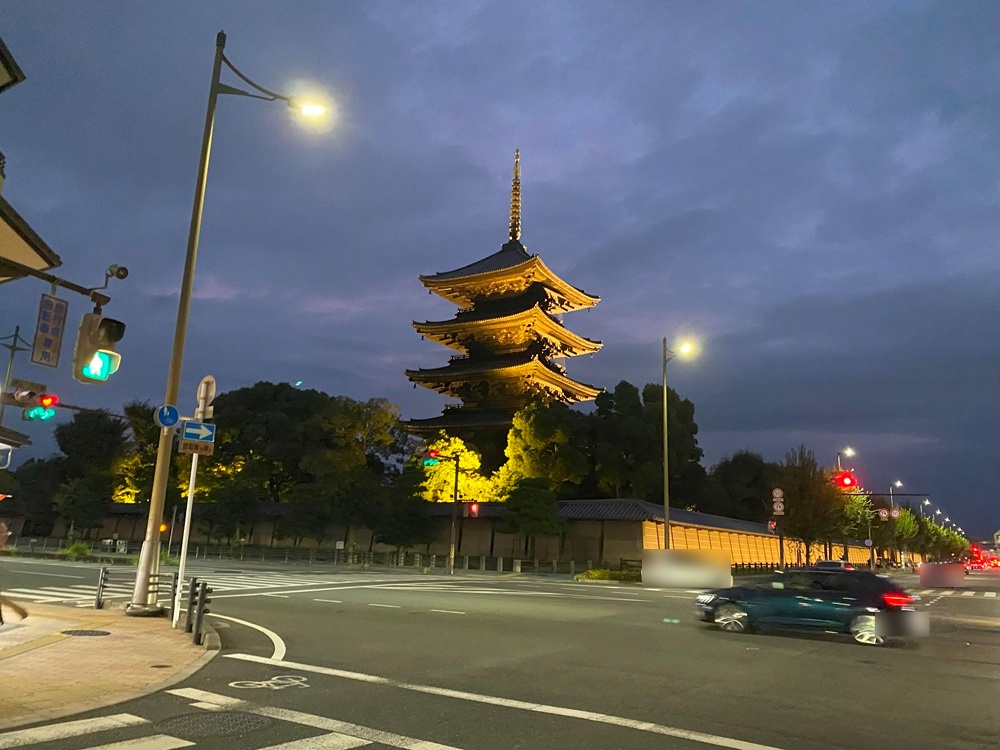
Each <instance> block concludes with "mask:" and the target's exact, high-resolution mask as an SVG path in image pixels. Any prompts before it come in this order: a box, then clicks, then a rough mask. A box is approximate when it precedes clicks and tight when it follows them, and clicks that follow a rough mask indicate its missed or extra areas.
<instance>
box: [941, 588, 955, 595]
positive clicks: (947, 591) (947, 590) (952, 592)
mask: <svg viewBox="0 0 1000 750" xmlns="http://www.w3.org/2000/svg"><path fill="white" fill-rule="evenodd" d="M954 593H955V589H945V590H944V591H942V592H941V596H951V595H952V594H954Z"/></svg>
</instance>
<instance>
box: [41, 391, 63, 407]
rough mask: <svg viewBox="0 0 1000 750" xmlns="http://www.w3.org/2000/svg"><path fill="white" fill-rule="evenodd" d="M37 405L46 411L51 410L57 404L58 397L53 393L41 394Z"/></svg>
mask: <svg viewBox="0 0 1000 750" xmlns="http://www.w3.org/2000/svg"><path fill="white" fill-rule="evenodd" d="M38 403H39V405H40V406H43V407H44V408H46V409H51V408H52V407H53V406H55V405H56V404H58V403H59V397H58V396H56V395H55V394H54V393H43V394H42V395H41V396H39V397H38Z"/></svg>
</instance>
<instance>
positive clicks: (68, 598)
mask: <svg viewBox="0 0 1000 750" xmlns="http://www.w3.org/2000/svg"><path fill="white" fill-rule="evenodd" d="M191 575H192V576H194V577H196V578H197V579H198V580H199V581H205V582H207V583H208V585H209V586H210V587H211V588H212V591H213V593H216V594H222V593H225V592H231V593H237V592H260V594H261V595H262V596H263V595H266V594H267V592H268V591H270V590H277V591H280V590H282V589H296V590H298V589H307V590H308V589H311V588H322V587H324V586H326V587H329V586H340V585H356V584H373V585H374V584H383V583H395V582H399V583H403V582H410V583H411V584H415V583H419V584H421V585H426V584H427V583H428V582H430V581H433V580H437V577H433V578H427V577H421V579H420V581H419V582H417V581H414V580H413V576H412V575H406V574H404V575H396V576H392V575H389V576H377V577H373V576H371V575H355V576H352V575H336V576H331V575H322V574H301V575H296V574H290V573H265V572H261V573H214V572H212V571H204V572H202V571H197V570H196V571H193V572H192V574H191ZM188 580H190V579H188ZM185 585H186V583H185ZM3 593H4V595H6V596H9V597H10V598H11V599H14V600H17V601H27V602H31V603H33V604H76V605H77V606H81V607H86V606H92V605H93V603H94V597H95V595H96V594H97V584H73V585H70V586H37V587H32V588H27V587H25V588H6V587H5V588H4V589H3ZM132 593H133V588H132V584H131V583H119V584H109V585H108V586H107V587H106V588H105V590H104V594H103V598H104V599H105V600H106V601H129V600H130V599H131V597H132ZM167 598H169V593H168V592H163V593H161V596H160V599H161V601H164V600H166V599H167Z"/></svg>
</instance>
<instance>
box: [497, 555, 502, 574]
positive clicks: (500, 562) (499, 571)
mask: <svg viewBox="0 0 1000 750" xmlns="http://www.w3.org/2000/svg"><path fill="white" fill-rule="evenodd" d="M497 573H503V558H502V557H498V558H497Z"/></svg>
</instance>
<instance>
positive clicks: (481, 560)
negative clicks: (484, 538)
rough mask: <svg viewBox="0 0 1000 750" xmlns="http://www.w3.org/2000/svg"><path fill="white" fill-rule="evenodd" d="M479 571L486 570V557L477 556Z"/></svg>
mask: <svg viewBox="0 0 1000 750" xmlns="http://www.w3.org/2000/svg"><path fill="white" fill-rule="evenodd" d="M479 569H480V570H486V555H480V556H479Z"/></svg>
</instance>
